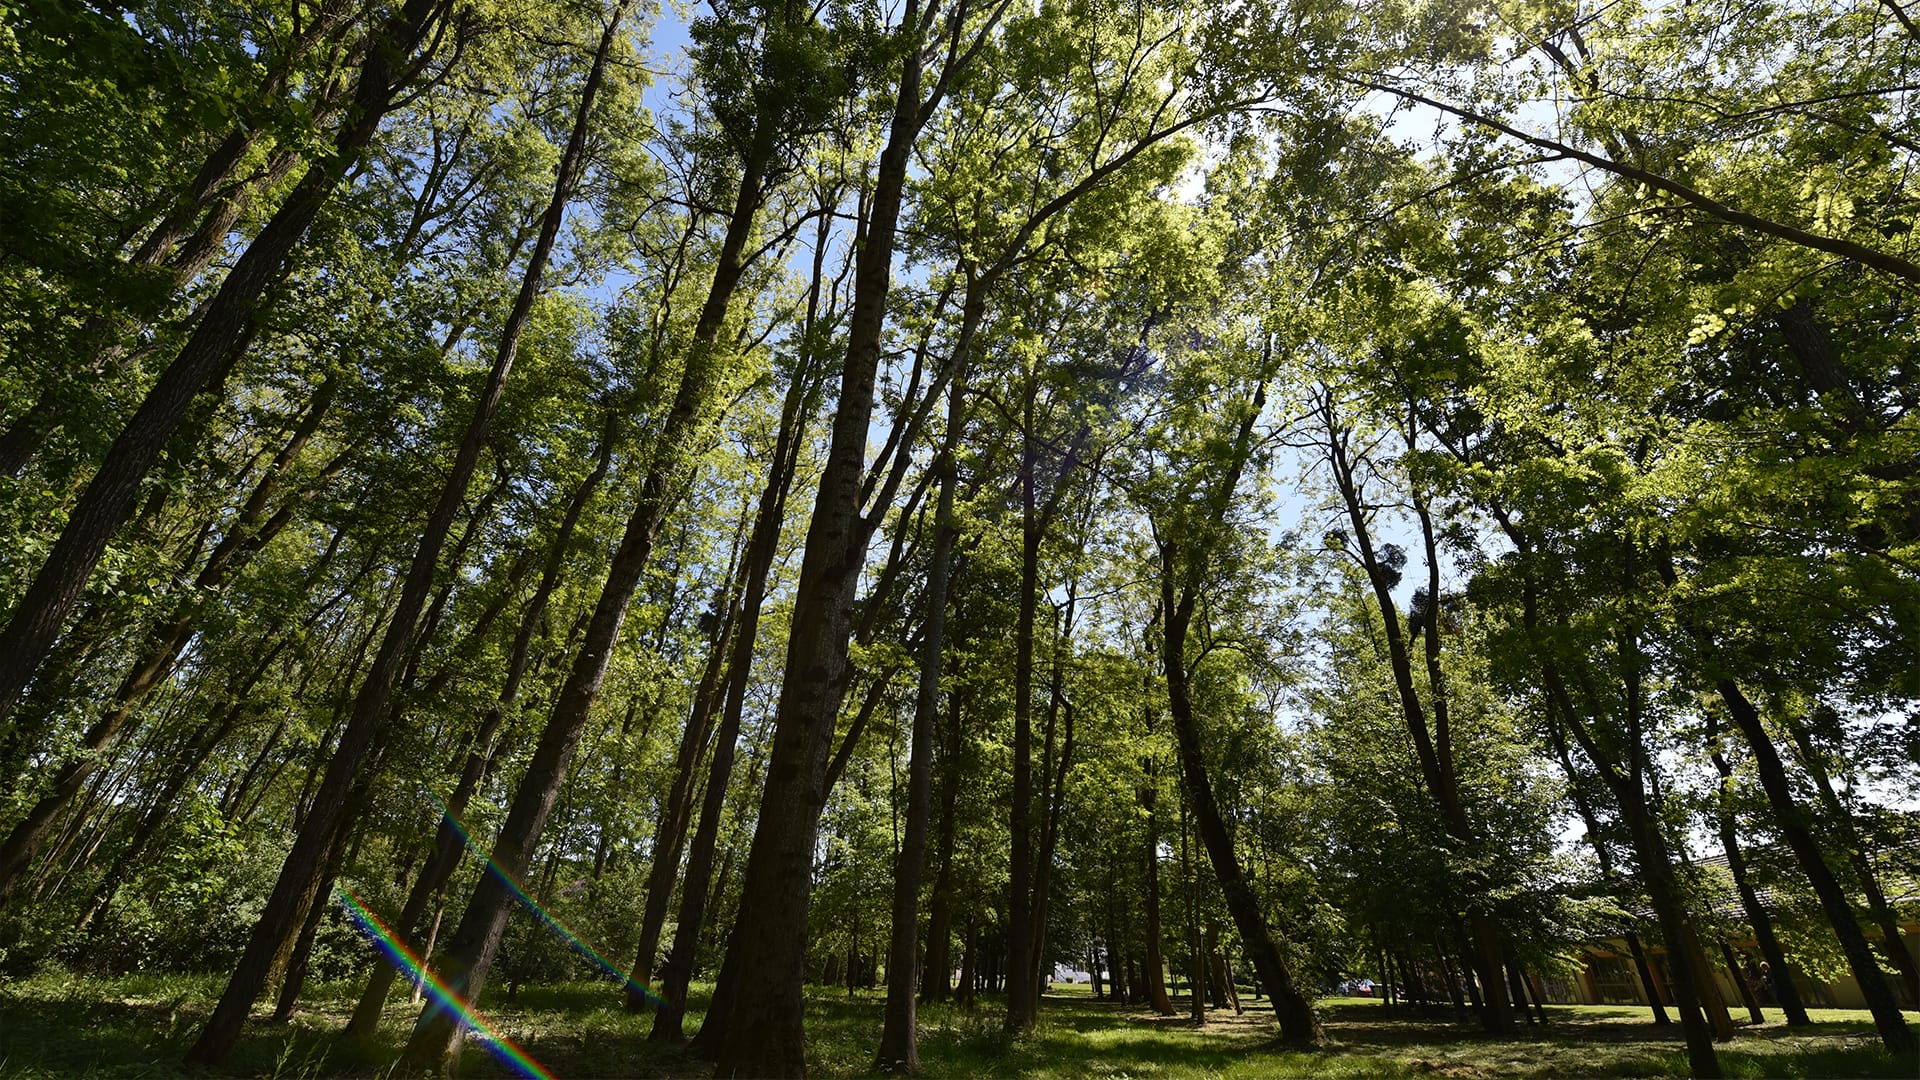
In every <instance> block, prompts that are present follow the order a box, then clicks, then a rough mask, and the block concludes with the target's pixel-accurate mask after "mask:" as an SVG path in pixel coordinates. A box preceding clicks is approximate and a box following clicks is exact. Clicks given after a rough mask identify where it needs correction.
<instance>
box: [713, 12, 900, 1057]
mask: <svg viewBox="0 0 1920 1080" xmlns="http://www.w3.org/2000/svg"><path fill="white" fill-rule="evenodd" d="M924 29H925V28H924V26H923V25H922V22H921V8H920V5H919V3H918V2H917V0H908V4H907V8H906V10H905V12H904V14H903V18H902V25H901V31H900V37H901V39H902V41H903V42H904V43H905V44H906V48H905V49H904V50H903V52H904V55H903V57H902V71H901V77H900V82H899V87H898V91H897V95H896V98H895V102H894V112H893V119H892V124H891V131H890V134H889V137H888V140H887V144H886V148H885V149H884V150H882V152H881V155H880V162H879V167H878V169H877V170H876V173H875V178H874V190H873V197H872V200H871V203H870V204H869V205H870V213H869V216H868V220H867V227H866V233H865V236H864V237H863V238H862V243H861V245H860V248H859V253H858V257H857V261H856V267H855V273H854V298H853V308H852V313H851V318H850V320H849V323H848V327H847V354H846V363H845V366H844V367H843V369H842V373H841V382H840V394H839V402H838V406H837V408H836V411H835V414H834V421H833V430H832V438H831V442H830V445H829V449H828V452H827V460H826V465H825V468H824V470H823V471H822V474H821V477H820V488H819V493H818V495H817V496H816V498H815V500H814V508H813V515H812V520H811V523H810V525H809V528H808V531H807V545H806V554H805V556H804V557H803V559H802V562H801V568H800V582H799V586H798V589H797V591H796V593H795V596H794V607H793V615H792V629H791V632H790V635H789V641H788V646H787V666H786V678H785V679H784V680H783V682H782V684H781V689H780V703H779V706H778V708H777V711H776V715H775V721H774V735H773V749H772V752H771V756H770V757H769V759H768V764H767V783H766V789H765V792H764V794H763V796H762V798H761V804H760V812H759V816H758V820H757V823H756V826H755V829H754V838H753V846H752V849H751V850H750V852H749V854H748V857H747V871H746V881H745V884H744V886H743V888H742V892H741V898H740V912H739V918H738V922H737V924H736V928H735V930H734V935H733V940H732V942H731V943H730V945H729V947H728V956H729V960H730V961H734V960H736V958H737V964H736V970H735V973H734V975H733V977H732V978H731V979H727V980H725V981H724V985H725V986H726V987H727V990H726V991H725V993H726V994H728V995H730V996H729V997H728V998H727V1000H726V1005H727V1008H726V1010H725V1012H724V1013H722V1012H720V1011H719V1010H717V1009H716V1010H714V1011H710V1012H709V1014H708V1019H707V1023H708V1024H710V1025H711V1024H716V1023H717V1024H718V1027H717V1028H716V1031H715V1038H713V1039H712V1040H711V1042H712V1045H715V1046H717V1048H718V1049H719V1053H720V1065H719V1069H720V1072H721V1073H722V1074H733V1075H754V1076H765V1077H777V1076H798V1075H800V1074H801V1073H802V1072H803V1071H804V1069H805V1061H806V1048H805V1032H804V1022H803V1013H802V1008H801V987H802V984H803V982H804V981H805V978H806V936H807V931H806V927H807V902H808V900H809V898H810V893H811V885H812V881H811V875H812V870H813V865H812V864H813V849H814V841H815V838H816V837H817V835H818V829H819V819H820V811H821V808H822V806H823V805H824V803H825V801H826V787H825V780H826V768H827V758H828V754H829V752H830V751H831V750H832V746H833V724H834V718H835V716H836V715H837V714H838V712H839V708H840V700H841V697H842V696H843V695H844V694H845V692H846V684H847V678H848V675H849V664H848V649H849V645H850V641H851V637H852V628H853V627H852V608H853V600H854V590H855V589H856V587H857V586H858V583H859V577H860V568H861V566H862V564H863V563H864V562H865V555H866V537H867V532H866V530H865V529H864V528H863V527H862V522H861V521H860V482H861V475H862V473H863V472H864V468H865V457H866V446H867V428H868V422H869V420H870V418H871V417H872V414H873V403H874V385H875V379H876V374H877V371H878V367H879V361H880V346H881V340H880V339H881V329H882V326H883V324H884V321H885V317H886V299H887V293H888V290H889V287H890V285H891V277H892V262H893V248H894V239H895V234H896V230H897V226H898V222H899V215H900V204H901V197H902V194H903V191H904V187H905V182H906V175H907V166H908V162H909V160H910V156H911V151H912V147H913V143H914V141H915V140H916V139H917V138H918V136H919V132H920V128H921V127H922V125H923V124H924V123H925V120H926V117H925V114H924V111H923V104H922V102H921V98H920V68H921V62H922V47H923V32H924ZM720 993H722V991H721V990H719V989H718V988H716V995H719V994H720ZM707 1034H708V1033H707V1032H705V1031H704V1030H703V1031H702V1037H703V1038H706V1037H707Z"/></svg>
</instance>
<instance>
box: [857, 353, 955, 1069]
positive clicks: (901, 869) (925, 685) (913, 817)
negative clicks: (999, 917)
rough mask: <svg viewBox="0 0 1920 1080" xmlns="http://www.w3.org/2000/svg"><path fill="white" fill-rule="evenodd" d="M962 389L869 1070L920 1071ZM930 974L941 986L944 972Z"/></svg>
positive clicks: (932, 579) (944, 486)
mask: <svg viewBox="0 0 1920 1080" xmlns="http://www.w3.org/2000/svg"><path fill="white" fill-rule="evenodd" d="M961 385H962V384H961V383H960V382H959V381H957V380H956V381H955V382H954V383H953V389H952V397H951V399H950V401H949V404H948V407H947V440H946V446H945V447H943V448H942V449H941V451H940V456H939V458H938V459H937V460H936V461H935V462H934V466H933V467H934V469H935V470H936V471H937V472H938V473H939V484H940V499H939V503H938V505H937V506H936V508H935V510H934V523H933V553H932V556H931V559H932V561H931V562H930V563H928V570H927V599H926V610H927V616H926V619H927V621H926V626H925V629H924V630H923V631H922V633H921V639H920V686H919V692H918V694H917V696H916V698H915V700H914V709H913V746H912V748H911V749H910V750H909V752H908V758H907V821H906V836H905V838H904V839H903V840H902V841H901V844H900V857H899V858H898V860H896V862H895V864H894V878H893V880H894V885H893V930H892V941H891V943H890V945H889V947H888V950H887V1007H886V1014H885V1017H884V1019H883V1021H882V1026H881V1031H880V1052H879V1056H878V1058H877V1059H876V1061H875V1067H877V1068H878V1069H880V1070H881V1071H883V1072H903V1073H910V1074H911V1073H918V1072H919V1071H920V1047H919V1030H918V1020H917V1016H916V1014H915V1009H914V1005H915V999H916V991H917V987H916V985H915V982H916V975H917V970H916V969H917V965H918V962H919V952H920V942H919V929H920V882H921V880H922V878H923V876H924V874H925V870H926V858H927V824H928V820H927V819H928V818H929V817H930V816H931V815H932V811H933V726H934V722H935V720H936V719H937V717H938V714H939V711H940V668H941V655H942V652H941V650H942V648H943V647H944V643H945V634H946V624H947V583H948V580H949V578H950V576H951V574H952V572H953V488H954V472H955V464H954V457H953V455H954V451H955V448H956V447H957V445H958V444H959V441H960V426H961V416H960V395H961V393H962V390H961ZM935 974H936V975H937V976H938V977H939V979H940V981H941V982H945V981H946V978H947V973H946V972H945V971H944V970H941V971H937V972H935Z"/></svg>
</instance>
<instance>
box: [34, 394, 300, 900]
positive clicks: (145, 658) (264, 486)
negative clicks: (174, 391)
mask: <svg viewBox="0 0 1920 1080" xmlns="http://www.w3.org/2000/svg"><path fill="white" fill-rule="evenodd" d="M337 386H338V381H337V380H336V379H334V378H332V377H329V378H328V380H327V381H326V382H325V383H324V384H322V385H321V387H320V389H319V390H318V391H317V392H316V393H315V394H314V397H313V401H312V403H311V405H309V407H308V408H307V410H306V412H305V414H304V416H303V417H302V418H301V421H300V422H299V424H297V425H296V426H295V428H294V431H293V434H292V435H291V436H290V437H289V438H288V440H287V442H286V445H284V446H283V447H282V448H281V449H280V452H279V454H278V455H277V456H276V457H275V459H274V461H273V463H272V465H270V466H269V467H268V469H267V471H266V473H265V475H263V476H262V478H261V479H260V481H259V483H258V484H256V485H255V487H254V489H253V492H252V494H251V495H250V496H249V497H248V499H247V501H246V503H245V504H244V505H243V506H242V507H241V509H240V512H239V514H238V515H237V516H236V518H235V519H234V520H233V521H232V522H230V523H229V524H228V527H227V530H226V534H225V535H224V536H222V537H221V539H220V542H219V543H218V544H216V545H215V546H214V549H213V551H212V552H211V553H210V554H209V555H208V557H207V561H206V562H205V564H203V565H202V566H201V568H200V572H199V573H198V574H197V575H196V576H195V578H194V581H193V584H192V585H191V586H190V587H189V591H188V592H187V594H186V596H185V597H183V598H181V599H180V600H178V601H177V607H176V610H175V612H174V614H173V616H172V617H171V618H168V619H166V620H165V621H164V622H162V623H161V624H159V625H158V626H155V627H154V628H153V630H152V631H151V632H150V633H149V634H148V637H147V641H146V643H145V644H144V646H143V647H142V649H141V652H140V655H139V657H138V659H136V660H135V661H134V663H133V666H132V667H131V668H130V669H129V670H128V672H127V674H126V675H125V676H124V677H123V678H122V679H121V680H120V684H119V687H118V688H117V689H116V690H115V691H114V695H113V697H112V699H111V700H109V701H108V702H107V704H106V707H105V712H104V713H103V714H102V715H101V716H100V718H99V719H97V720H96V721H94V723H93V724H92V725H91V726H90V727H88V729H87V731H86V733H85V734H84V735H83V736H82V737H81V740H80V752H79V754H78V755H77V756H76V757H74V758H73V759H72V760H70V761H68V762H66V763H65V764H63V765H62V766H61V767H60V769H59V771H58V773H57V774H56V776H55V778H54V782H53V788H52V790H51V791H49V792H48V793H47V794H46V795H45V796H44V797H42V798H41V799H40V801H39V802H37V803H36V804H34V806H33V808H32V809H31V810H29V811H28V812H27V816H26V817H25V818H24V819H23V820H22V821H21V822H20V823H19V824H18V825H16V826H15V827H14V829H13V831H12V832H11V833H9V834H8V835H7V838H6V839H5V841H4V842H0V903H4V902H5V901H6V899H7V897H8V896H9V895H10V894H11V893H12V891H13V887H14V885H15V883H16V882H17V881H18V879H19V876H20V875H21V874H22V873H24V872H25V871H26V868H27V866H28V865H29V864H30V863H31V862H32V860H33V857H34V854H35V853H36V852H38V850H39V848H40V844H41V843H42V842H43V841H44V840H45V839H46V833H47V829H48V828H49V827H50V826H51V825H52V823H53V819H54V817H55V816H56V815H57V814H59V812H60V811H61V810H62V809H64V808H65V807H66V805H67V803H68V802H69V801H70V800H71V799H72V798H73V797H74V795H76V794H77V793H78V792H79V791H80V789H81V787H83V786H84V785H85V784H86V781H87V777H88V776H89V775H90V774H91V773H92V772H93V770H94V769H95V768H96V767H98V765H99V764H100V763H101V762H102V761H103V760H105V753H106V751H107V749H108V747H109V746H111V745H112V744H113V742H114V741H115V739H116V738H118V736H119V734H120V732H121V730H122V729H123V728H124V727H125V726H126V723H127V721H128V719H129V718H130V717H132V715H133V712H134V710H135V709H136V708H138V707H139V705H140V703H141V702H142V701H144V700H146V698H147V695H148V694H149V693H151V692H152V691H153V689H154V688H155V687H157V686H159V685H160V684H161V683H162V682H164V681H165V680H166V678H167V676H169V675H170V674H172V672H173V666H174V663H175V661H176V660H178V659H179V656H180V652H181V650H182V649H184V648H185V647H186V645H187V642H188V641H189V640H191V639H192V637H193V634H194V632H195V630H196V629H197V626H198V622H199V618H198V617H199V615H200V613H201V611H203V610H204V608H205V606H206V605H207V604H208V603H211V602H215V601H217V599H218V596H219V594H220V592H221V590H222V587H223V586H224V585H225V583H226V580H227V578H228V577H229V575H230V574H232V573H233V572H234V571H236V570H238V569H240V568H241V567H243V566H245V565H246V563H247V562H248V561H249V560H250V559H251V558H252V556H253V555H254V554H256V553H258V552H259V551H260V550H261V549H262V548H264V547H265V546H266V545H267V544H268V543H270V542H272V540H273V538H274V537H275V536H277V535H278V534H279V532H280V530H281V529H283V528H285V527H286V525H287V524H288V522H290V521H291V520H292V518H293V513H294V508H293V506H291V505H289V506H285V507H282V508H281V510H280V512H279V513H277V514H275V515H274V516H273V517H272V518H271V519H268V520H267V521H266V522H265V523H264V524H263V523H262V522H261V519H262V517H264V516H265V513H266V508H267V504H268V502H269V501H270V500H271V499H272V497H273V494H274V492H275V490H276V489H277V488H278V486H279V483H280V480H281V479H282V478H283V477H284V476H285V474H286V471H287V470H288V469H289V468H290V467H291V466H292V465H293V462H294V459H295V458H297V457H298V456H299V454H300V451H301V450H302V449H303V448H305V446H306V444H307V441H308V440H309V439H311V438H312V437H313V434H314V432H315V431H316V430H318V429H319V426H320V420H321V418H322V417H323V416H325V415H326V412H327V409H328V407H329V406H330V405H331V404H332V402H333V396H334V391H335V389H336V388H337Z"/></svg>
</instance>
